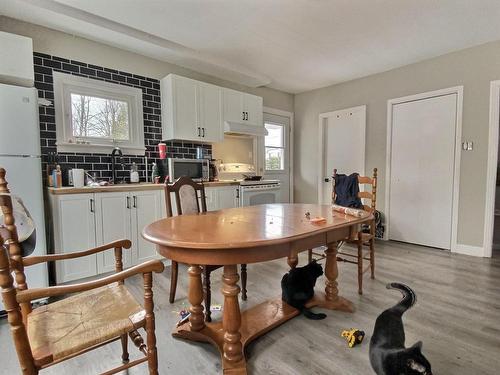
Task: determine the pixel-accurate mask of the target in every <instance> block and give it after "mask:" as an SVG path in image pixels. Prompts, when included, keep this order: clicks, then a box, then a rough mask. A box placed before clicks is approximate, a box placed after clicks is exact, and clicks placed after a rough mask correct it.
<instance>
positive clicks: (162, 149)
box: [158, 143, 167, 159]
mask: <svg viewBox="0 0 500 375" xmlns="http://www.w3.org/2000/svg"><path fill="white" fill-rule="evenodd" d="M158 153H159V154H160V159H165V158H166V157H167V145H166V144H165V143H158Z"/></svg>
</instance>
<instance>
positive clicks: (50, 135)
mask: <svg viewBox="0 0 500 375" xmlns="http://www.w3.org/2000/svg"><path fill="white" fill-rule="evenodd" d="M33 62H34V64H35V68H34V69H35V87H36V88H37V89H38V96H39V97H40V98H46V99H49V100H54V88H53V84H52V83H53V72H54V71H57V72H62V73H67V74H73V75H76V76H80V77H87V78H90V79H96V80H100V81H106V82H112V83H116V84H120V85H125V86H132V87H136V88H139V89H142V92H143V113H144V145H145V147H146V156H147V157H148V162H149V163H150V164H151V163H152V162H153V161H156V158H157V157H158V152H157V144H158V143H159V142H160V141H161V107H160V103H161V98H160V91H159V90H160V82H159V81H158V80H157V79H154V78H149V77H144V76H141V75H136V74H132V73H128V72H122V71H118V70H115V69H110V68H106V67H101V66H97V65H92V64H87V63H85V62H80V61H75V60H69V59H66V58H63V57H58V56H50V55H47V54H44V53H39V52H34V53H33ZM39 115H40V144H41V149H42V161H43V163H42V169H43V171H45V167H46V162H47V155H48V153H49V152H56V151H57V150H56V123H55V110H54V106H53V105H52V106H50V107H43V106H40V107H39ZM165 143H166V144H167V154H168V156H169V157H176V158H187V159H194V158H195V157H196V148H195V147H196V146H197V145H196V144H193V142H188V141H186V142H183V141H165ZM202 146H203V147H204V148H205V149H207V151H206V153H207V154H208V155H210V154H211V153H212V147H211V145H208V144H204V145H202ZM58 162H59V163H60V164H61V165H62V166H63V167H66V168H83V169H86V170H87V171H88V172H89V173H91V174H95V175H96V176H97V178H101V179H110V178H111V157H110V155H108V154H87V153H72V152H66V153H59V154H58ZM134 162H135V163H136V164H137V166H138V168H139V176H140V178H141V181H144V180H145V178H146V173H145V169H146V166H145V164H144V157H143V156H139V155H126V156H124V157H123V163H124V164H125V165H124V167H122V166H118V167H117V169H118V170H119V171H118V175H119V176H121V177H125V178H128V177H129V171H130V164H131V163H134ZM148 170H149V173H151V165H150V166H149V168H148Z"/></svg>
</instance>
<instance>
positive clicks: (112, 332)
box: [27, 284, 146, 367]
mask: <svg viewBox="0 0 500 375" xmlns="http://www.w3.org/2000/svg"><path fill="white" fill-rule="evenodd" d="M145 314H146V313H145V311H144V309H143V308H142V306H141V305H140V304H139V303H138V302H137V301H136V300H135V298H134V297H133V296H132V295H131V294H130V292H129V291H128V290H127V288H125V286H124V285H120V284H111V285H108V286H104V287H101V288H97V289H93V290H89V291H86V292H82V293H79V294H76V295H72V296H70V297H68V298H66V299H63V300H61V301H57V302H54V303H51V304H48V305H45V306H41V307H39V308H36V309H34V310H33V311H32V312H31V313H30V314H29V315H28V324H27V331H28V338H29V342H30V345H31V348H32V352H33V358H34V360H35V363H36V364H37V366H40V367H42V366H44V365H46V364H49V363H52V362H55V361H58V360H60V359H63V358H67V357H70V356H73V355H75V354H78V353H79V352H81V351H86V350H87V349H88V348H92V347H95V346H99V345H100V344H104V343H106V342H108V341H111V340H114V339H116V338H117V337H120V335H123V334H127V333H129V332H131V331H134V330H136V329H138V328H141V327H144V326H145Z"/></svg>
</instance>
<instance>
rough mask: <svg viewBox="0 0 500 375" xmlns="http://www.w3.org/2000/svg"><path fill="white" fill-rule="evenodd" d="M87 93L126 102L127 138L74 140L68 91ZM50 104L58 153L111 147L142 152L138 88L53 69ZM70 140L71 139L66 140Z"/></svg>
mask: <svg viewBox="0 0 500 375" xmlns="http://www.w3.org/2000/svg"><path fill="white" fill-rule="evenodd" d="M72 93H73V94H80V95H89V96H96V97H101V98H109V99H114V100H119V101H123V102H126V103H127V104H128V115H129V139H128V140H116V139H110V140H107V139H104V138H98V137H95V138H92V137H88V138H85V141H87V142H88V143H76V140H75V138H79V139H80V138H83V137H74V136H73V128H72V124H71V94H72ZM54 105H55V112H56V137H57V143H56V145H57V151H58V152H79V153H111V151H112V150H113V148H114V147H116V146H118V147H120V148H121V150H122V152H123V153H124V154H129V155H144V153H145V150H146V148H145V147H144V118H143V111H142V90H141V89H137V88H134V87H130V86H125V85H119V84H116V83H110V82H104V81H99V80H96V79H91V78H86V77H79V76H74V75H71V74H65V73H59V72H54ZM70 140H71V141H70Z"/></svg>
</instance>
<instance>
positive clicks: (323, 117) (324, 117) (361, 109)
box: [317, 105, 366, 204]
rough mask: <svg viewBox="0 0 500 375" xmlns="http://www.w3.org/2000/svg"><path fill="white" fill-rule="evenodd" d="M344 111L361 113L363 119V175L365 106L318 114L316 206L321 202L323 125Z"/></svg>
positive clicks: (364, 165) (323, 149)
mask: <svg viewBox="0 0 500 375" xmlns="http://www.w3.org/2000/svg"><path fill="white" fill-rule="evenodd" d="M346 111H351V112H358V111H359V112H361V113H362V115H363V118H364V122H365V126H364V128H363V147H362V152H363V159H364V161H365V162H364V163H363V170H362V171H360V173H361V174H362V175H364V174H365V168H366V105H358V106H356V107H349V108H343V109H338V110H336V111H331V112H325V113H320V114H319V117H318V118H319V122H318V145H320V147H318V169H317V171H318V181H317V183H318V204H319V203H320V202H321V200H322V198H323V178H324V176H323V174H324V170H325V160H324V154H325V147H324V142H323V138H324V136H325V125H326V122H327V121H328V118H329V117H331V116H333V115H336V114H339V113H342V112H346Z"/></svg>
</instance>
